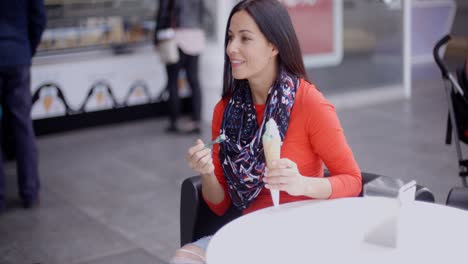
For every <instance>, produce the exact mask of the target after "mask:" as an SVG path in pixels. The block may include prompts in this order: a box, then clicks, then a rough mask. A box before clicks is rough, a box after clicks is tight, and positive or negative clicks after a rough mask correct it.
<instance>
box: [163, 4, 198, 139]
mask: <svg viewBox="0 0 468 264" xmlns="http://www.w3.org/2000/svg"><path fill="white" fill-rule="evenodd" d="M205 13H206V8H205V6H204V3H203V0H160V1H159V8H158V11H157V14H156V30H155V35H154V44H155V46H156V48H158V47H160V45H161V44H162V43H163V42H164V41H169V40H171V41H174V42H175V43H176V45H177V49H178V60H177V61H175V62H174V61H170V62H166V72H167V89H168V90H169V121H170V122H169V126H168V127H167V129H166V131H167V132H168V133H177V132H180V131H181V129H180V128H179V126H178V124H177V119H178V118H179V112H180V98H179V95H178V85H177V84H178V79H179V72H180V70H181V69H184V70H185V72H186V77H187V81H188V83H189V85H190V88H191V91H192V109H191V110H192V111H191V115H192V116H191V121H190V122H187V123H186V124H185V125H184V126H182V131H183V132H186V133H200V115H201V107H202V100H201V89H200V81H199V79H198V74H199V72H198V71H199V70H198V60H199V55H200V54H201V52H202V51H203V49H204V48H205V33H204V31H203V29H202V20H203V16H204V15H205ZM168 29H172V30H173V31H172V30H168ZM168 32H170V34H167V33H168ZM172 32H173V33H172ZM160 52H165V51H163V50H161V49H160ZM163 55H164V54H163Z"/></svg>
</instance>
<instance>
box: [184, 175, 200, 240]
mask: <svg viewBox="0 0 468 264" xmlns="http://www.w3.org/2000/svg"><path fill="white" fill-rule="evenodd" d="M200 199H201V177H200V176H193V177H190V178H187V179H185V180H184V181H183V182H182V187H181V192H180V244H181V246H183V245H185V244H187V243H190V242H192V241H193V240H194V239H193V235H194V229H195V223H196V221H197V215H198V210H199V206H200Z"/></svg>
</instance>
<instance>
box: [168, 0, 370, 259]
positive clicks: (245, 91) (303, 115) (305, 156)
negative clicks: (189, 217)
mask: <svg viewBox="0 0 468 264" xmlns="http://www.w3.org/2000/svg"><path fill="white" fill-rule="evenodd" d="M225 47H226V54H225V66H224V86H223V96H222V99H221V100H220V102H219V103H218V104H217V105H216V106H215V109H214V114H213V121H212V122H213V123H212V129H213V130H212V136H213V138H216V137H217V136H218V135H220V134H221V133H223V134H225V135H226V137H227V140H226V141H224V142H223V143H221V144H218V145H215V146H213V152H212V153H211V151H210V149H208V148H206V147H205V145H204V142H202V141H201V140H197V142H196V144H195V145H194V146H192V147H191V148H190V149H189V150H188V154H187V159H188V162H189V165H190V167H191V168H192V169H194V170H195V171H196V172H197V173H199V174H200V175H201V176H202V194H203V198H204V200H205V201H206V203H207V204H208V206H209V207H210V208H211V210H212V211H213V212H215V213H216V214H218V215H222V214H224V213H225V212H226V210H227V209H228V208H229V207H230V206H231V204H233V205H234V206H235V207H237V208H238V209H239V210H242V212H243V213H244V214H245V213H249V212H252V211H255V210H258V209H261V208H265V207H268V206H271V205H272V200H271V196H270V191H269V190H280V191H281V196H280V197H281V198H280V201H281V203H287V202H293V201H299V200H305V199H330V198H338V197H348V196H357V195H358V194H359V192H360V191H361V173H360V170H359V167H358V165H357V164H356V161H355V160H354V157H353V154H352V151H351V149H350V148H349V146H348V144H347V143H346V139H345V137H344V134H343V130H342V128H341V126H340V123H339V120H338V118H337V116H336V112H335V109H334V107H333V106H332V105H331V104H330V103H329V102H328V101H327V100H326V99H325V98H324V97H323V96H322V94H321V93H320V92H319V91H318V90H317V89H316V88H315V86H314V85H312V84H311V83H310V82H308V81H307V76H306V72H305V69H304V64H303V61H302V55H301V51H300V48H299V44H298V41H297V37H296V35H295V32H294V29H293V26H292V23H291V20H290V18H289V15H288V13H287V11H286V9H285V8H284V7H283V6H282V5H281V4H280V3H279V2H278V1H277V0H245V1H241V2H240V3H238V4H237V5H236V6H235V7H234V8H233V10H232V12H231V14H230V16H229V20H228V24H227V30H226V42H225ZM270 118H272V119H274V120H275V121H276V123H277V124H278V128H279V130H280V135H281V138H282V139H283V145H282V147H281V159H279V160H277V161H275V162H273V164H272V165H271V166H269V167H268V168H266V165H265V156H264V153H263V147H262V143H261V140H260V138H261V136H262V134H261V133H262V131H264V126H265V123H266V121H268V120H269V119H270ZM322 163H325V165H326V166H327V168H328V169H329V171H330V174H331V176H330V177H327V178H324V177H323V176H324V175H323V167H322ZM210 238H211V237H205V238H202V239H200V240H198V241H195V242H194V243H192V244H188V245H185V246H184V247H183V248H182V249H179V250H178V251H177V252H176V255H175V257H174V258H173V260H172V263H203V262H204V251H205V250H206V247H207V244H208V242H209V240H210ZM197 261H198V262H197Z"/></svg>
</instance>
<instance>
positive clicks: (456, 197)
mask: <svg viewBox="0 0 468 264" xmlns="http://www.w3.org/2000/svg"><path fill="white" fill-rule="evenodd" d="M445 204H446V205H447V206H451V207H456V208H459V209H463V210H468V188H463V187H454V188H452V189H451V190H450V192H449V194H448V195H447V201H446V202H445Z"/></svg>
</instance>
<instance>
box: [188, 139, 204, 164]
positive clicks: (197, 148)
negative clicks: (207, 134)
mask: <svg viewBox="0 0 468 264" xmlns="http://www.w3.org/2000/svg"><path fill="white" fill-rule="evenodd" d="M204 148H205V144H204V143H203V141H201V139H197V141H196V142H195V145H194V146H192V147H190V148H189V150H188V152H187V160H189V159H190V158H191V157H192V156H193V155H194V154H195V153H197V152H199V151H200V150H202V149H204Z"/></svg>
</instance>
